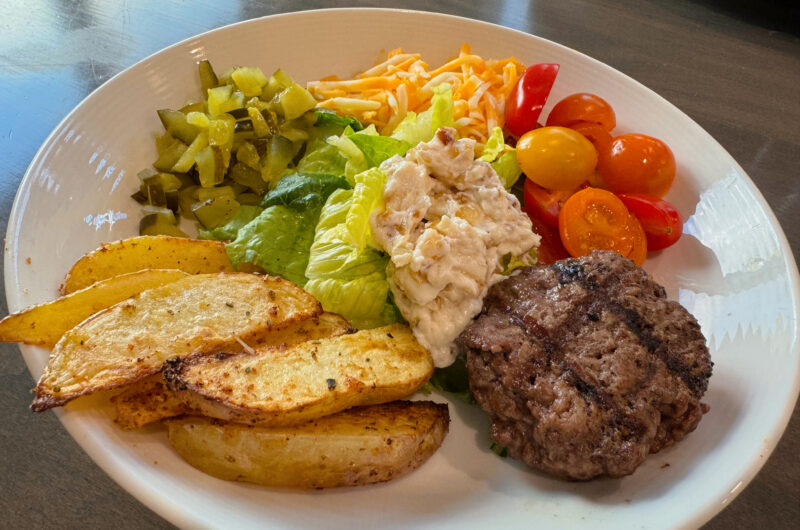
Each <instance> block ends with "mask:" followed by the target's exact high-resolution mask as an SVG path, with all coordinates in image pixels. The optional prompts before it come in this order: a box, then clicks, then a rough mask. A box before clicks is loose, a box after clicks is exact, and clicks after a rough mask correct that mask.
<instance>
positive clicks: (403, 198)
mask: <svg viewBox="0 0 800 530" xmlns="http://www.w3.org/2000/svg"><path fill="white" fill-rule="evenodd" d="M474 149H475V141H474V140H471V139H468V138H465V139H460V140H456V139H455V131H454V130H453V129H450V128H442V129H439V131H438V132H437V133H436V135H435V136H434V138H433V140H431V141H430V142H427V143H420V144H419V145H417V147H415V148H413V149H411V150H409V151H408V153H406V155H405V156H404V157H399V156H394V157H392V158H390V159H389V160H386V161H385V162H384V163H383V164H381V169H383V170H384V171H385V172H386V186H385V188H384V201H385V203H386V208H385V209H384V210H383V211H382V212H380V213H377V214H374V215H373V217H372V219H371V224H372V230H373V233H374V236H375V240H376V241H377V243H378V244H379V245H380V246H381V247H382V248H383V249H384V250H385V251H386V252H388V254H389V256H390V257H391V262H390V264H389V268H388V276H389V283H390V286H391V289H392V293H393V294H394V298H395V302H396V303H397V307H398V308H400V311H401V313H402V314H403V316H404V317H405V318H406V320H408V322H409V324H410V326H411V329H412V330H413V332H414V335H415V336H416V338H417V340H418V341H419V342H420V344H422V345H423V346H424V347H425V348H427V349H428V350H429V351H430V352H431V355H432V356H433V360H434V363H435V365H436V366H437V367H444V366H448V365H450V364H451V363H452V362H453V360H454V359H455V356H456V353H455V351H454V349H453V346H452V343H453V340H454V339H455V338H456V337H457V336H458V334H459V333H460V332H461V330H462V329H464V327H465V326H466V325H467V324H468V323H469V322H470V320H471V319H472V318H473V317H474V316H475V315H477V314H478V313H479V312H480V310H481V306H482V303H483V298H484V296H485V295H486V292H487V290H488V289H489V287H490V286H491V285H493V284H494V283H497V282H498V281H500V280H501V279H503V276H502V275H501V274H499V273H500V271H501V269H502V267H501V265H500V260H501V258H502V257H503V256H505V255H506V254H513V255H514V256H516V257H518V258H521V259H523V260H526V259H527V256H528V252H529V251H530V250H531V249H532V248H533V247H536V246H538V244H539V236H538V235H536V234H534V233H533V230H532V228H531V222H530V220H529V219H528V216H527V215H525V214H524V213H523V212H522V210H521V209H520V205H519V201H518V200H517V198H516V197H514V196H513V195H511V194H510V193H508V192H507V191H506V190H505V189H504V188H503V184H502V183H501V182H500V179H499V177H498V176H497V173H495V172H494V170H493V169H492V167H491V166H490V165H489V164H487V163H486V162H482V161H479V160H475V153H474Z"/></svg>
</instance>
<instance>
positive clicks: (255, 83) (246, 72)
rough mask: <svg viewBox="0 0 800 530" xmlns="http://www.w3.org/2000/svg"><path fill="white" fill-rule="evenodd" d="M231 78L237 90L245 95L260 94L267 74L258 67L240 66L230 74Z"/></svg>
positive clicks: (265, 82)
mask: <svg viewBox="0 0 800 530" xmlns="http://www.w3.org/2000/svg"><path fill="white" fill-rule="evenodd" d="M231 79H233V82H234V83H236V86H237V87H239V90H241V91H242V93H243V94H244V95H245V96H247V97H253V96H258V95H261V91H262V88H263V87H264V85H266V84H267V76H265V75H264V72H262V71H261V69H260V68H254V67H250V66H242V67H239V68H237V69H236V70H234V71H233V73H232V74H231Z"/></svg>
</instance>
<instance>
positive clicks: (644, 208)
mask: <svg viewBox="0 0 800 530" xmlns="http://www.w3.org/2000/svg"><path fill="white" fill-rule="evenodd" d="M617 197H619V199H620V200H621V201H622V203H623V204H624V205H625V206H626V207H627V208H628V210H629V211H630V212H631V213H632V214H633V215H635V216H636V218H637V219H639V222H640V223H641V224H642V228H643V229H644V234H645V236H646V237H647V249H648V250H661V249H662V248H667V247H668V246H670V245H673V244H674V243H675V242H676V241H678V239H680V237H681V234H682V233H683V221H682V220H681V216H680V214H678V210H676V209H675V207H674V206H672V205H671V204H670V203H668V202H667V201H665V200H663V199H658V198H656V197H650V196H648V195H641V194H634V193H620V194H618V195H617Z"/></svg>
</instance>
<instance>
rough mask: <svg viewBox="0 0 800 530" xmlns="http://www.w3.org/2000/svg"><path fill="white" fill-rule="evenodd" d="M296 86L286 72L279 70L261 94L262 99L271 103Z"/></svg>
mask: <svg viewBox="0 0 800 530" xmlns="http://www.w3.org/2000/svg"><path fill="white" fill-rule="evenodd" d="M293 84H294V79H292V78H291V77H289V76H288V75H287V74H286V72H284V71H283V70H281V69H280V68H278V69H277V70H275V73H274V74H272V77H270V78H269V81H267V86H265V87H264V90H263V91H262V92H261V99H263V100H264V101H271V100H272V99H273V98H274V97H275V96H277V95H278V94H280V93H281V92H283V91H284V90H286V89H287V88H289V87H290V86H292V85H293Z"/></svg>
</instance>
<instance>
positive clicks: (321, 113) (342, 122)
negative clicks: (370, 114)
mask: <svg viewBox="0 0 800 530" xmlns="http://www.w3.org/2000/svg"><path fill="white" fill-rule="evenodd" d="M314 113H315V114H316V116H317V121H316V123H315V124H314V125H316V126H319V127H327V126H330V125H335V126H338V127H341V128H342V129H344V128H345V127H350V128H351V129H353V130H354V131H360V130H361V129H363V128H364V126H363V125H361V122H360V121H358V120H357V119H355V118H354V117H353V116H339V115H338V114H336V112H334V111H332V110H330V109H321V108H318V109H316V110H315V111H314Z"/></svg>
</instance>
